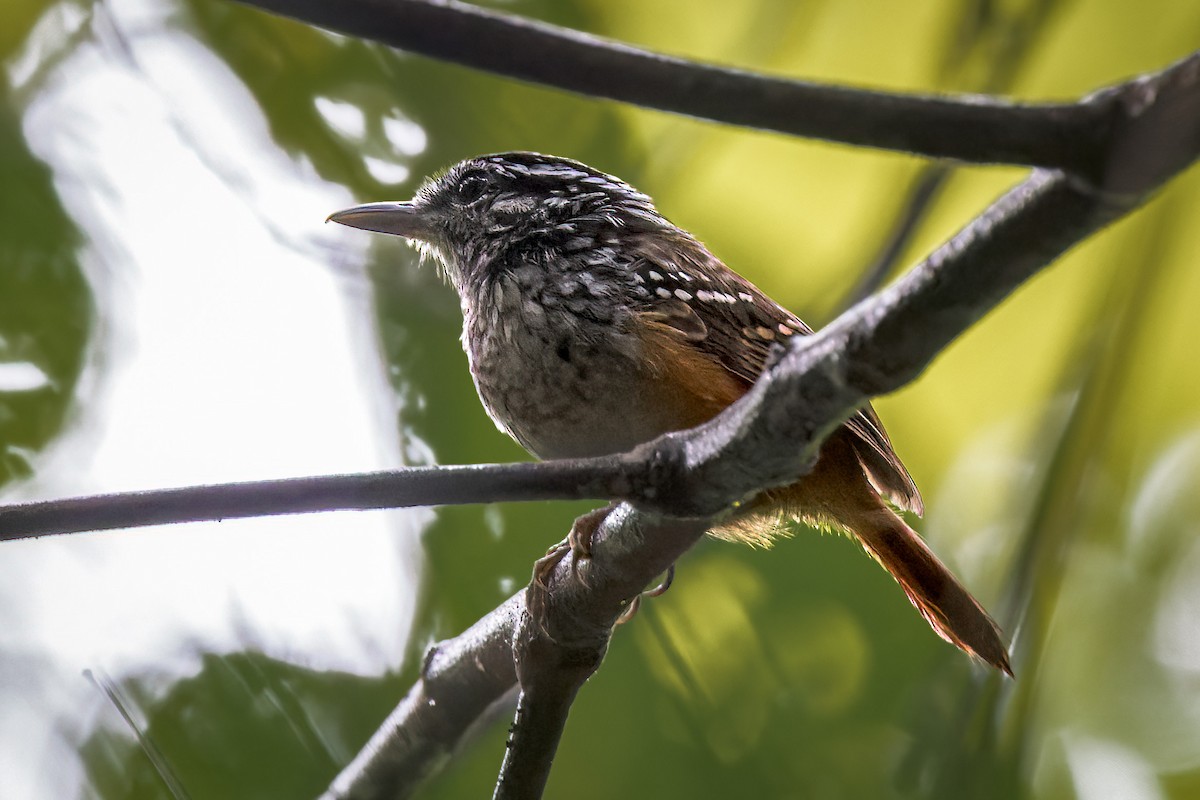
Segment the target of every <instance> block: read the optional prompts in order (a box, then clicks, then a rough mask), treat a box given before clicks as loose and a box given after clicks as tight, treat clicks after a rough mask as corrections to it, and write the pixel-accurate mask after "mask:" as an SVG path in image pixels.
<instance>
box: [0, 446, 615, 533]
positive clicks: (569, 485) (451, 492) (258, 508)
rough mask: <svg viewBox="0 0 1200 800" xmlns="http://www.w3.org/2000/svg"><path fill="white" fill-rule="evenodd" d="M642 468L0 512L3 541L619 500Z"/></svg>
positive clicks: (205, 490) (248, 489)
mask: <svg viewBox="0 0 1200 800" xmlns="http://www.w3.org/2000/svg"><path fill="white" fill-rule="evenodd" d="M636 468H637V465H636V463H629V462H626V461H624V460H622V459H621V458H620V457H601V458H591V459H578V460H563V461H554V462H549V461H545V462H531V463H518V464H471V465H465V466H433V467H409V468H405V469H397V470H388V471H384V472H366V473H355V474H350V475H323V476H316V477H306V478H282V479H278V480H266V481H246V482H241V483H217V484H210V485H207V486H187V487H181V488H178V489H151V490H147V491H139V492H118V493H113V494H100V495H92V496H90V497H74V498H67V499H63V500H38V501H32V502H26V503H16V504H13V505H7V506H0V541H13V540H16V539H32V538H36V537H39V536H50V535H55V534H62V533H85V532H92V531H104V530H113V529H115V528H132V527H138V526H144V525H163V524H168V523H174V522H200V521H205V520H223V519H235V518H239V517H262V516H269V515H273V514H305V513H312V512H317V511H336V510H346V509H359V510H362V509H376V508H409V507H412V506H435V505H464V504H469V503H494V502H500V501H504V502H521V501H530V500H582V499H610V500H612V499H621V498H624V497H626V496H627V492H628V489H629V486H630V481H631V479H633V477H634V476H633V475H632V472H633V471H636Z"/></svg>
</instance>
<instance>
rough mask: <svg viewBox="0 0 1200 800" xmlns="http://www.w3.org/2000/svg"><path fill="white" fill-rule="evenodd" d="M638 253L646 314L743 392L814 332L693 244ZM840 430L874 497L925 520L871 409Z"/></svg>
mask: <svg viewBox="0 0 1200 800" xmlns="http://www.w3.org/2000/svg"><path fill="white" fill-rule="evenodd" d="M636 252H637V253H638V256H639V257H638V259H637V260H636V261H635V262H634V264H633V265H632V267H633V269H634V270H635V271H636V274H637V275H638V277H639V279H640V280H641V281H642V287H644V289H645V290H646V292H645V299H644V301H643V304H644V310H643V313H645V314H648V315H651V318H652V319H654V320H655V321H657V322H659V323H660V324H665V325H669V326H670V327H672V328H674V329H675V330H677V331H678V332H679V333H680V334H681V335H682V336H683V337H684V338H685V339H686V340H688V341H691V342H692V343H694V344H695V345H696V346H698V347H699V348H700V349H702V350H703V351H705V352H707V353H708V354H709V355H710V356H712V357H713V358H715V359H717V360H718V361H719V362H720V364H721V366H723V367H724V368H725V369H726V370H727V371H729V372H730V373H732V374H733V375H735V376H737V377H738V378H740V379H741V380H742V381H744V382H745V384H746V386H747V388H748V387H749V386H750V384H752V383H754V381H755V380H757V378H758V376H759V375H760V374H761V373H762V371H763V370H764V369H765V368H766V364H767V360H768V357H769V354H770V352H771V348H772V346H773V345H775V344H776V343H777V342H782V341H785V340H787V339H790V338H791V337H792V336H796V335H803V336H807V335H810V334H812V332H813V331H812V329H811V328H809V327H808V326H807V325H805V324H804V322H803V321H801V320H800V318H799V317H797V316H796V315H795V314H793V313H792V312H790V311H788V310H787V309H786V308H784V307H783V306H781V305H779V304H778V303H776V302H775V301H774V300H772V299H770V298H769V297H767V296H766V295H765V294H763V293H762V291H761V290H759V289H758V288H757V287H756V286H754V284H752V283H750V282H749V281H747V280H746V279H745V278H743V277H741V276H740V275H738V274H737V273H735V272H733V271H732V270H729V269H728V268H726V267H725V265H724V264H722V263H721V262H720V261H719V260H718V259H717V258H716V256H714V255H712V254H711V253H709V252H708V250H707V249H706V248H705V247H704V246H703V245H701V244H700V243H699V242H697V241H696V240H695V239H693V238H691V237H690V236H686V235H682V236H680V237H679V238H678V239H675V240H669V239H665V237H663V234H662V232H661V231H658V232H656V233H655V234H654V235H648V236H645V237H642V239H641V241H640V242H639V246H638V247H637V248H636ZM845 425H846V427H847V428H848V429H849V430H850V431H851V432H852V433H853V434H854V449H855V452H856V454H857V455H858V458H859V461H860V462H861V463H862V466H863V469H864V471H865V472H866V474H867V477H868V478H869V479H870V481H871V483H872V485H873V486H874V487H875V489H876V491H878V492H879V493H880V494H882V495H883V496H884V497H886V498H887V499H888V500H890V501H891V502H893V503H895V504H896V505H897V506H899V507H900V508H903V509H905V510H908V511H913V512H915V513H917V514H921V513H923V511H924V504H923V502H922V500H921V494H920V492H919V491H918V490H917V487H916V484H915V483H913V479H912V477H911V476H910V475H909V474H908V470H907V469H905V467H904V464H903V463H902V462H901V461H900V457H899V456H897V455H896V452H895V451H894V450H893V449H892V443H891V440H889V439H888V435H887V432H886V431H885V430H884V429H883V423H882V422H880V420H879V417H878V416H877V415H876V414H875V411H874V409H872V408H871V406H870V405H866V406H864V407H863V408H861V409H860V410H859V411H857V412H856V413H855V414H854V416H852V417H850V419H848V420H846V423H845Z"/></svg>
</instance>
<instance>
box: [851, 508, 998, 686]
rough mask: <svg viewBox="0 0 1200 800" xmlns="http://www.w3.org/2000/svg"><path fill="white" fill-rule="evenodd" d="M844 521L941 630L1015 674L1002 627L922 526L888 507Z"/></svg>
mask: <svg viewBox="0 0 1200 800" xmlns="http://www.w3.org/2000/svg"><path fill="white" fill-rule="evenodd" d="M843 522H844V523H846V525H847V527H849V528H850V529H851V530H853V532H854V534H855V535H856V536H857V537H858V539H859V541H860V542H862V546H863V548H864V549H865V550H866V551H867V552H868V553H869V554H870V555H871V556H872V557H873V558H874V559H875V560H876V561H878V562H879V563H880V564H881V565H883V568H884V569H886V570H887V571H888V572H890V573H891V574H892V577H893V578H895V579H896V582H897V583H899V584H900V588H902V589H904V593H905V594H906V595H908V599H909V600H910V601H912V604H913V605H914V606H916V608H917V610H918V611H919V612H921V616H923V617H924V618H925V620H926V621H927V622H928V623H929V624H930V626H931V627H932V628H933V629H934V631H936V632H937V634H938V636H941V637H942V638H943V639H945V640H946V641H948V642H950V643H951V644H953V645H955V646H956V647H959V648H961V649H962V650H963V651H965V652H967V653H969V654H970V655H973V656H975V657H976V658H979V659H980V660H982V661H985V662H987V663H988V664H991V665H992V666H993V667H995V668H996V669H998V670H1001V671H1002V672H1004V673H1005V674H1007V675H1008V676H1009V677H1012V674H1013V673H1012V667H1011V666H1009V663H1008V650H1007V649H1006V648H1005V647H1004V642H1003V639H1002V634H1001V632H1000V627H999V626H998V625H997V624H996V623H995V622H994V621H993V620H992V618H991V617H990V616H988V613H987V612H986V611H984V610H983V606H981V605H980V604H979V602H978V601H977V600H976V599H975V598H974V597H972V596H971V593H970V592H968V591H967V590H966V589H965V588H964V587H963V585H962V584H961V583H959V582H958V579H957V578H955V577H954V575H953V574H951V572H950V570H949V569H947V568H946V565H945V564H943V563H942V562H941V561H940V560H938V557H937V556H935V555H934V554H933V551H932V550H930V549H929V547H928V546H927V545H926V544H925V542H924V541H922V540H921V537H920V536H918V535H917V533H916V531H914V530H913V529H912V528H910V527H908V526H907V525H905V524H904V521H903V520H901V519H900V518H899V517H898V516H896V515H895V514H894V513H892V511H891V509H888V508H883V507H881V508H879V509H877V510H871V511H864V512H863V513H861V514H860V515H857V517H856V518H855V519H853V520H843Z"/></svg>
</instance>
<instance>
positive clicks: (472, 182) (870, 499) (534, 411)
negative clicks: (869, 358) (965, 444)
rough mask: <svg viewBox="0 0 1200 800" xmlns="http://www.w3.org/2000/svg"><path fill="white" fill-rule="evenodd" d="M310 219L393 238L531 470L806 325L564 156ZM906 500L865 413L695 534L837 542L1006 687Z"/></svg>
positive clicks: (720, 388) (764, 358)
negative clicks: (452, 325)
mask: <svg viewBox="0 0 1200 800" xmlns="http://www.w3.org/2000/svg"><path fill="white" fill-rule="evenodd" d="M328 220H329V221H333V222H337V223H341V224H343V225H348V226H351V227H354V228H360V229H363V230H367V231H374V232H378V233H385V234H392V235H397V236H401V237H404V238H406V239H408V240H409V241H410V242H411V243H412V244H414V245H415V246H416V247H417V249H418V251H419V252H420V254H421V259H422V261H425V260H432V261H433V262H435V263H436V264H437V267H438V269H439V271H440V272H441V274H442V275H443V276H444V278H445V279H446V281H447V282H448V283H449V284H450V285H451V286H452V287H453V288H454V289H455V290H456V292H457V294H458V297H459V301H460V305H461V309H462V314H463V329H462V346H463V349H464V350H465V351H466V354H467V360H468V363H469V366H470V371H471V375H472V378H473V379H474V383H475V387H476V389H477V391H478V394H479V398H480V400H481V401H482V403H483V406H484V408H485V409H486V411H487V413H488V415H489V416H490V417H491V419H492V420H493V421H494V422H495V424H496V426H497V427H498V428H499V429H500V430H501V431H503V432H505V433H507V434H508V435H510V436H511V437H512V438H513V439H515V440H516V441H517V442H518V443H519V444H521V445H522V446H523V447H524V448H525V449H526V450H528V451H529V452H530V453H531V454H532V455H534V456H535V457H537V458H539V459H556V458H579V457H588V456H600V455H608V454H613V453H621V452H626V451H628V450H631V449H633V448H634V447H636V446H637V445H640V444H642V443H644V442H648V441H650V440H652V439H655V438H657V437H659V436H660V435H662V434H665V433H668V432H671V431H678V430H684V429H687V428H691V427H694V426H696V425H699V424H701V423H703V422H706V421H708V420H709V419H711V418H713V417H714V416H716V415H717V414H719V413H720V412H721V411H723V410H724V409H725V408H727V407H728V406H729V405H731V404H732V403H733V402H734V401H736V400H737V399H738V398H739V397H741V396H742V395H744V394H745V393H746V392H747V391H748V390H749V389H750V387H751V385H752V384H753V383H754V382H755V380H756V379H757V378H758V377H759V375H760V374H761V373H762V372H763V371H764V369H765V368H766V366H767V363H768V360H769V358H770V357H771V353H772V348H773V347H775V346H776V345H777V344H778V343H781V342H784V341H786V340H788V339H790V338H792V337H794V336H807V335H810V334H812V333H813V331H812V329H811V328H809V327H808V326H807V325H805V324H804V322H802V321H801V320H800V318H799V317H798V316H796V315H795V314H793V313H792V312H790V311H788V310H787V309H785V308H784V307H783V306H781V305H779V304H778V303H776V302H775V301H773V300H772V299H770V298H769V297H768V296H767V295H766V294H765V293H763V292H762V291H761V290H760V289H759V288H758V287H756V286H755V285H754V284H753V283H751V282H750V281H748V280H746V279H745V278H743V277H742V276H741V275H739V274H737V273H736V272H734V271H733V270H732V269H730V268H729V267H727V266H726V265H725V264H724V263H723V262H722V261H721V260H719V259H718V258H717V257H716V256H714V255H713V254H712V253H711V252H710V251H709V250H708V248H706V247H705V246H704V245H703V244H702V243H701V242H700V241H699V240H698V239H697V238H696V237H694V236H693V235H692V234H690V233H689V232H687V231H685V230H683V229H681V228H679V227H677V226H676V225H674V224H673V223H671V222H670V221H669V220H668V219H667V218H666V217H665V216H663V215H662V214H661V213H660V212H659V211H658V209H657V208H656V207H655V205H654V202H653V200H652V199H651V198H650V197H649V196H647V195H646V194H643V193H642V192H640V191H638V190H637V189H635V188H633V187H632V186H631V185H629V184H628V183H626V182H625V181H623V180H621V179H620V178H617V177H615V176H613V175H610V174H607V173H604V172H601V171H599V170H597V169H594V168H592V167H589V166H587V165H585V164H583V163H581V162H579V161H574V160H571V159H568V158H562V157H558V156H552V155H543V154H540V153H532V152H506V153H496V154H490V155H481V156H476V157H473V158H468V159H466V160H463V161H460V162H458V163H457V164H454V165H453V166H451V167H449V168H448V169H446V170H444V171H442V172H440V173H438V174H435V175H434V176H432V177H431V178H429V179H428V180H426V181H425V182H424V183H423V185H422V186H421V187H420V188H419V189H418V191H417V192H416V194H415V196H414V197H413V199H412V200H409V201H404V202H376V203H368V204H365V205H358V206H354V207H352V208H347V209H345V210H342V211H337V212H335V213H333V214H331V215H330V216H329V218H328ZM897 510H900V511H909V512H913V513H915V514H917V515H920V514H921V513H922V512H923V510H924V506H923V501H922V499H921V494H920V492H919V491H918V490H917V487H916V484H915V483H914V482H913V479H912V477H911V476H910V475H909V473H908V470H907V469H906V468H905V466H904V464H903V463H902V462H901V461H900V458H899V456H897V455H896V452H895V450H894V449H893V447H892V443H891V441H890V439H889V438H888V435H887V433H886V431H885V430H884V427H883V424H882V422H881V421H880V419H879V417H878V415H877V414H876V413H875V411H874V410H873V409H872V408H871V406H870V405H869V404H868V405H865V406H863V407H862V408H861V409H859V410H858V411H857V412H856V413H855V414H854V415H853V416H852V417H850V418H849V419H848V420H847V421H846V422H845V423H844V424H842V425H841V426H840V427H839V428H838V429H837V430H836V431H835V432H834V433H833V434H832V435H830V436H829V437H828V439H827V440H826V441H825V442H824V444H823V445H822V447H821V448H820V451H819V455H818V458H817V460H816V462H815V464H814V465H813V467H812V469H811V470H810V471H809V472H808V474H806V475H805V476H803V477H802V478H800V479H799V480H798V481H796V482H795V483H793V484H791V485H789V486H785V487H782V488H777V489H770V490H768V491H766V492H764V493H762V494H761V495H759V496H758V497H757V498H755V499H754V500H752V501H749V502H747V503H745V504H743V505H741V506H739V507H738V508H737V509H736V510H735V511H734V512H733V513H732V515H731V516H730V517H729V518H727V519H723V520H720V521H719V522H718V523H717V525H716V526H715V527H714V528H713V529H711V530H710V531H709V533H710V534H711V535H713V536H715V537H717V538H722V539H728V540H732V541H737V542H745V543H748V544H752V545H769V544H770V543H771V542H772V541H773V540H774V539H775V537H777V536H778V535H779V534H780V532H781V530H783V529H784V528H783V525H781V522H784V523H786V522H787V521H789V520H801V521H803V522H806V523H809V524H812V525H815V526H818V527H823V528H832V529H837V530H841V531H844V532H847V533H849V534H850V535H851V536H852V537H853V538H855V539H857V540H858V542H859V543H860V544H861V545H862V547H863V549H864V550H866V552H867V553H868V554H869V555H870V556H872V557H873V558H874V559H875V560H876V561H877V562H878V563H879V564H881V565H882V566H883V567H884V568H885V569H886V570H887V571H888V572H889V573H891V575H892V577H893V578H895V580H896V582H897V583H898V584H899V585H900V587H901V589H903V591H904V593H905V594H906V595H907V597H908V599H909V600H910V601H911V602H912V604H913V606H915V607H916V609H917V610H918V611H919V612H920V614H921V616H922V617H924V619H925V620H926V621H927V622H928V623H929V625H930V626H931V627H932V628H933V630H934V631H935V632H936V633H937V634H938V635H939V636H941V637H942V638H943V639H945V640H946V641H948V642H950V643H952V644H954V645H956V646H957V647H959V648H960V649H962V650H963V651H965V652H966V653H967V654H969V655H971V656H973V657H975V658H977V659H979V660H980V661H982V662H984V663H986V664H990V665H991V666H993V667H995V668H996V669H998V670H1000V671H1002V672H1004V673H1006V674H1007V675H1009V676H1011V675H1012V669H1011V666H1010V664H1009V659H1008V652H1007V649H1006V647H1005V645H1004V641H1003V635H1002V633H1001V630H1000V628H999V626H998V625H997V624H996V623H995V622H994V621H993V620H992V618H991V617H990V616H989V615H988V613H987V611H985V610H984V608H983V606H982V605H980V603H979V602H978V601H977V600H975V598H974V597H972V596H971V594H970V592H969V591H968V590H967V589H966V588H964V586H963V585H962V584H961V583H960V582H959V580H958V579H957V578H955V576H954V575H953V574H952V573H951V572H950V570H949V569H948V568H947V567H946V566H945V565H944V564H943V563H942V562H941V561H940V560H939V559H938V557H937V556H936V555H935V554H934V553H933V551H932V550H931V549H930V548H929V547H928V545H926V544H925V542H924V541H923V540H922V539H921V537H920V536H919V535H918V534H917V533H916V532H915V531H914V530H913V529H912V528H911V527H909V525H908V524H907V523H905V522H904V520H903V519H902V518H901V517H900V516H899V515H898V514H897Z"/></svg>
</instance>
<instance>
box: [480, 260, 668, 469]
mask: <svg viewBox="0 0 1200 800" xmlns="http://www.w3.org/2000/svg"><path fill="white" fill-rule="evenodd" d="M520 288H521V287H518V286H516V285H515V284H514V282H513V280H511V279H510V280H507V281H497V283H496V287H495V288H493V289H492V291H491V296H490V297H487V298H484V299H485V300H486V302H478V301H476V302H471V303H464V308H463V312H464V324H463V349H464V350H465V351H466V353H467V356H468V359H469V361H470V365H471V374H472V377H473V378H474V380H475V387H476V389H477V390H478V392H479V397H480V399H481V400H482V401H483V405H484V407H485V408H486V409H487V412H488V414H489V415H490V416H491V418H492V419H493V420H494V421H495V423H496V425H497V427H499V428H500V429H501V430H503V431H505V432H507V433H508V434H510V435H511V436H512V437H513V438H514V439H516V440H517V441H518V442H519V443H520V444H521V445H522V446H524V447H525V448H526V449H527V450H529V451H530V452H531V453H533V454H534V455H536V456H538V457H539V458H572V457H584V456H594V455H603V454H607V453H615V452H624V451H626V450H629V449H631V448H633V447H634V446H636V445H638V444H641V443H642V442H645V441H649V440H650V439H653V438H655V437H657V436H659V435H661V434H663V433H665V432H667V431H669V430H673V429H675V428H677V427H679V426H678V425H676V424H674V422H675V417H676V415H675V414H673V413H672V412H671V410H670V409H669V408H667V407H666V406H664V404H663V402H662V391H661V386H660V385H659V384H658V383H656V379H655V375H654V374H652V373H651V372H649V371H648V370H647V369H646V358H645V355H644V354H643V352H642V344H641V342H640V341H639V340H638V338H637V337H636V335H635V334H634V333H633V331H632V330H631V328H630V324H629V320H628V319H627V318H623V317H622V316H621V315H620V314H618V313H611V311H612V309H611V308H610V309H609V312H610V313H607V314H605V313H597V312H596V310H595V309H593V308H589V307H588V303H587V302H586V300H585V299H581V298H577V297H573V296H568V297H562V296H561V295H553V294H552V295H551V296H548V297H547V296H541V297H539V296H537V295H536V294H535V293H532V292H529V291H528V290H519V289H520Z"/></svg>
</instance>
